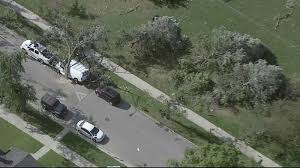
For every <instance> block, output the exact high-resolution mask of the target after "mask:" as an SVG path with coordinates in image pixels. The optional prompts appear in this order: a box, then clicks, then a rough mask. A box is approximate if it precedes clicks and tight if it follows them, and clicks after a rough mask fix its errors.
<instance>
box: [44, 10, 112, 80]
mask: <svg viewBox="0 0 300 168" xmlns="http://www.w3.org/2000/svg"><path fill="white" fill-rule="evenodd" d="M44 38H45V39H43V40H44V41H45V42H46V43H50V45H51V44H52V45H55V46H57V47H58V48H60V50H61V51H65V53H64V54H63V55H61V57H62V59H63V60H65V63H66V64H65V67H66V68H65V73H66V76H68V74H69V67H70V62H71V60H72V59H74V58H76V59H79V61H80V60H83V59H85V58H88V56H89V55H88V53H91V50H92V49H94V48H95V45H96V42H99V43H102V44H105V43H106V42H107V31H106V29H105V27H104V26H103V25H99V24H93V25H84V26H81V27H80V28H77V27H74V26H73V25H72V23H71V22H70V19H69V18H68V17H66V16H63V15H62V16H59V17H58V18H57V19H56V20H55V22H54V25H53V27H52V28H51V30H49V31H48V32H46V33H45V37H44Z"/></svg>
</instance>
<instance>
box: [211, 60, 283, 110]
mask: <svg viewBox="0 0 300 168" xmlns="http://www.w3.org/2000/svg"><path fill="white" fill-rule="evenodd" d="M286 84H287V79H286V78H285V76H284V74H283V71H282V69H281V68H279V67H278V66H275V65H267V63H266V61H264V60H259V61H258V63H256V64H253V63H249V64H244V65H237V66H236V67H234V69H233V72H232V73H228V74H226V75H223V76H219V78H218V79H217V81H216V88H215V90H214V94H215V97H216V98H217V99H218V101H219V103H220V104H225V105H233V104H235V103H240V104H243V105H250V106H251V107H253V106H256V105H258V104H265V103H268V102H270V101H272V100H274V99H276V98H278V97H279V98H280V97H283V96H284V95H282V93H285V89H286Z"/></svg>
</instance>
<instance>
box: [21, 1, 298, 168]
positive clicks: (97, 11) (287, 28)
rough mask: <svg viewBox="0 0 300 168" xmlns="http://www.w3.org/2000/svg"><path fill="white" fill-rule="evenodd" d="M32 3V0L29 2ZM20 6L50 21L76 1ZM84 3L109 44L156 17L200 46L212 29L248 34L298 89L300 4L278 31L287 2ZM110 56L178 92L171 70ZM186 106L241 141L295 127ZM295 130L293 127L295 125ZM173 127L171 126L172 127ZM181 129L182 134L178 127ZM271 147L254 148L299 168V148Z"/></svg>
mask: <svg viewBox="0 0 300 168" xmlns="http://www.w3.org/2000/svg"><path fill="white" fill-rule="evenodd" d="M28 1H30V3H29V2H28ZM17 2H19V3H21V4H23V5H25V6H26V7H28V8H29V9H30V10H32V11H34V12H36V13H38V14H39V15H40V16H42V17H45V18H47V16H46V15H47V12H45V11H46V10H45V9H46V8H47V7H49V8H50V9H55V8H58V9H61V10H64V8H65V7H68V6H70V4H72V3H71V2H73V0H65V1H46V0H26V1H25V0H17ZM81 2H84V3H83V4H84V5H86V7H87V9H88V10H87V11H88V12H89V13H91V14H93V15H95V16H96V20H97V21H98V20H101V21H103V23H105V24H106V25H107V27H108V29H109V30H110V40H111V43H112V44H113V42H114V41H115V40H116V39H117V38H118V36H119V34H120V32H121V31H122V30H129V29H131V28H133V27H135V26H138V25H140V24H143V23H146V22H147V21H148V20H150V19H151V18H152V17H153V16H154V15H157V14H158V15H170V16H175V18H177V19H178V20H179V21H180V23H181V26H182V28H183V33H185V34H187V35H188V36H189V37H191V40H192V42H196V39H197V36H198V35H199V34H202V33H206V32H209V31H211V29H213V28H217V27H220V26H225V27H227V28H228V29H229V30H232V31H237V32H241V33H247V34H250V35H251V36H253V37H257V38H259V39H261V40H262V41H263V42H264V43H265V44H266V45H267V46H268V47H269V48H270V49H271V50H272V51H273V52H274V54H275V55H276V57H277V61H278V62H279V65H280V66H281V67H283V69H284V71H285V72H286V74H287V76H289V77H290V78H291V79H292V81H293V82H296V83H297V82H298V85H299V83H300V68H299V62H300V57H298V55H299V54H300V50H299V42H300V33H299V32H300V30H299V27H300V26H299V20H300V10H299V6H300V5H299V2H298V1H296V2H297V6H296V8H295V12H294V15H293V16H292V17H291V18H289V20H288V21H287V22H283V23H282V24H281V25H280V27H279V29H277V30H275V29H274V25H275V21H274V20H273V18H274V17H275V16H276V15H278V14H284V13H285V12H286V8H285V7H284V4H285V2H286V0H263V1H262V0H240V1H238V0H233V1H229V2H228V3H226V4H224V3H222V1H221V0H194V1H192V3H191V5H190V7H189V8H188V9H186V8H178V9H168V8H159V7H156V6H154V5H153V4H152V3H150V2H149V1H147V0H136V1H120V0H110V1H99V0H88V1H81ZM137 4H140V7H139V9H138V10H137V11H135V12H132V13H129V14H127V15H120V12H121V11H126V10H128V9H129V8H131V7H134V6H136V5H137ZM72 21H73V23H74V25H73V26H74V27H80V26H81V25H85V24H86V23H90V22H94V20H82V19H79V18H76V17H74V18H72ZM295 46H296V47H295ZM297 46H298V47H297ZM108 52H109V53H110V55H111V59H112V60H113V61H115V62H116V63H118V64H119V65H121V66H123V67H125V68H126V69H128V70H130V71H131V72H132V73H134V74H136V75H137V76H139V77H140V78H142V79H143V80H145V81H147V82H148V83H150V84H151V85H153V86H155V87H157V88H158V89H160V90H162V91H164V92H166V93H167V94H169V95H171V94H172V92H174V89H172V88H171V87H170V85H171V83H172V81H171V80H170V78H169V76H170V75H169V74H170V72H168V71H166V70H163V69H162V68H161V67H145V69H147V70H148V72H149V74H148V75H147V76H146V75H144V74H143V73H140V72H138V71H137V70H136V69H135V67H132V66H130V64H129V63H130V62H132V55H130V53H128V50H127V49H126V48H125V49H115V48H114V47H112V49H111V50H110V51H108ZM120 58H121V59H120ZM122 96H124V97H125V99H128V101H131V102H132V103H134V101H135V99H134V98H131V97H132V96H130V95H124V93H123V95H122ZM131 99H132V100H131ZM144 104H145V103H144ZM148 104H150V105H147V106H151V101H149V103H148ZM276 104H277V102H276V103H274V105H273V107H274V108H273V110H272V111H282V109H281V107H277V106H276ZM299 105H300V100H298V101H296V102H286V104H285V105H284V106H285V109H287V110H285V111H287V112H288V114H299V113H298V111H299V110H298V109H299ZM143 106H145V105H142V107H141V108H142V109H143V108H145V107H143ZM157 106H159V105H153V107H148V108H149V109H151V108H152V109H153V111H155V109H159V107H157ZM186 106H187V107H189V108H191V109H192V110H194V111H196V112H198V113H199V114H200V115H202V116H203V117H205V118H207V119H208V120H210V121H211V122H213V123H214V124H216V125H217V126H219V127H221V128H223V129H224V130H226V131H228V132H229V133H231V134H232V135H234V136H236V137H238V138H244V137H245V136H247V135H249V133H250V132H251V131H253V130H259V129H264V127H265V125H267V124H268V122H269V120H277V119H283V121H286V122H284V123H282V125H283V126H285V125H291V124H293V122H290V120H287V118H288V116H287V115H286V116H280V117H278V115H276V114H275V115H273V116H272V117H271V118H267V117H261V116H258V115H257V114H256V113H254V112H253V111H248V110H245V109H242V110H241V112H240V113H238V114H233V113H232V112H231V111H230V110H228V109H220V110H218V113H214V116H209V113H208V112H207V110H206V109H204V108H203V107H202V106H195V102H194V101H193V99H190V100H189V102H187V103H186ZM149 111H151V110H149ZM285 113H286V112H285ZM150 115H151V116H152V117H153V118H156V119H158V120H159V119H160V116H159V115H158V114H157V113H153V114H150ZM298 117H299V115H296V116H295V117H294V118H298ZM166 125H167V124H166ZM168 126H169V125H168ZM292 126H294V127H295V125H292ZM170 128H172V127H171V126H170ZM172 129H173V128H172ZM174 130H176V129H174ZM290 130H291V129H287V131H286V132H289V131H290ZM178 131H182V130H180V129H178ZM280 131H282V130H280ZM180 133H181V132H180ZM181 134H182V135H184V134H186V133H185V131H183V133H181ZM280 136H281V138H285V136H283V135H282V134H280ZM294 136H295V134H294ZM186 137H188V136H186ZM195 137H196V136H195ZM195 139H197V138H195ZM199 141H201V140H199ZM273 143H274V144H273ZM273 143H272V145H269V144H271V143H269V144H265V145H262V146H260V147H255V148H256V149H258V150H259V151H261V152H263V154H266V155H267V156H269V157H271V158H272V159H275V160H276V161H279V163H281V164H283V165H299V164H300V160H299V157H298V158H297V155H295V154H294V153H293V152H290V151H291V150H294V149H295V148H297V146H293V145H292V146H288V147H286V146H285V145H282V144H284V143H282V142H277V140H276V141H274V142H273ZM279 149H280V150H279ZM282 151H285V153H286V154H287V156H286V158H282V157H278V156H280V155H281V153H282Z"/></svg>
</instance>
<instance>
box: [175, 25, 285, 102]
mask: <svg viewBox="0 0 300 168" xmlns="http://www.w3.org/2000/svg"><path fill="white" fill-rule="evenodd" d="M275 63H276V59H275V58H274V55H273V54H272V53H271V52H270V51H269V49H268V48H267V47H265V46H264V45H263V44H262V42H261V41H260V40H259V39H255V38H252V37H251V36H249V35H241V34H239V33H236V32H231V31H228V30H226V29H225V28H223V27H222V28H219V29H214V30H213V31H212V33H211V34H210V35H204V36H200V38H199V43H198V44H197V45H194V49H193V52H192V54H191V55H189V56H186V57H184V58H182V59H181V60H180V61H179V66H178V70H177V71H176V72H175V74H174V75H173V79H174V80H175V81H176V82H175V87H176V88H177V89H178V91H179V92H180V91H187V92H186V94H188V95H190V96H195V95H199V96H200V95H201V94H203V93H205V91H212V95H213V98H214V101H215V102H216V103H218V104H221V105H228V106H233V105H236V104H241V105H244V106H247V107H254V106H256V105H258V104H265V103H269V102H271V101H273V100H275V99H277V98H283V97H285V96H286V95H287V94H286V93H287V86H288V80H287V79H286V78H285V76H284V74H283V72H282V70H281V69H280V68H279V67H278V66H276V65H272V64H275ZM179 95H180V96H181V97H182V93H181V94H179Z"/></svg>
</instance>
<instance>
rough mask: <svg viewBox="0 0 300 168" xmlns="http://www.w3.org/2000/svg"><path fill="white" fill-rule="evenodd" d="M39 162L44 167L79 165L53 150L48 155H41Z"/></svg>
mask: <svg viewBox="0 0 300 168" xmlns="http://www.w3.org/2000/svg"><path fill="white" fill-rule="evenodd" d="M38 163H39V164H40V165H41V166H44V167H77V166H76V165H75V164H73V163H72V162H71V161H69V160H67V159H65V158H64V157H62V156H60V155H59V154H57V153H55V152H54V151H53V150H50V151H49V152H47V153H46V155H44V156H43V157H41V158H40V159H39V160H38Z"/></svg>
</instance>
